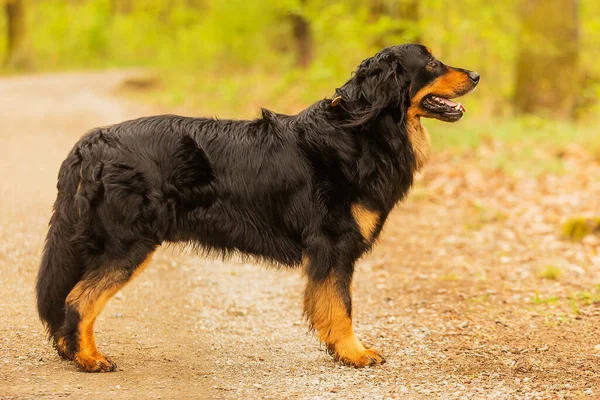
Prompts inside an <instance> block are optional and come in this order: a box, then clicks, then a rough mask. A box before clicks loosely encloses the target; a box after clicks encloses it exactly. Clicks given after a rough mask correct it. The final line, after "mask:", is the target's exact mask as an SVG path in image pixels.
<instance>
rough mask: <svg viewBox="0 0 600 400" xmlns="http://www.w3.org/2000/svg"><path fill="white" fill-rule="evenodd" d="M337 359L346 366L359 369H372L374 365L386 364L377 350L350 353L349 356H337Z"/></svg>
mask: <svg viewBox="0 0 600 400" xmlns="http://www.w3.org/2000/svg"><path fill="white" fill-rule="evenodd" d="M336 358H337V359H338V360H339V361H341V362H342V363H344V364H346V365H350V366H353V367H357V368H362V367H370V366H374V365H380V364H384V363H385V358H384V357H383V356H382V355H381V353H379V351H377V350H375V349H364V350H363V351H359V352H355V353H349V354H343V355H342V354H336Z"/></svg>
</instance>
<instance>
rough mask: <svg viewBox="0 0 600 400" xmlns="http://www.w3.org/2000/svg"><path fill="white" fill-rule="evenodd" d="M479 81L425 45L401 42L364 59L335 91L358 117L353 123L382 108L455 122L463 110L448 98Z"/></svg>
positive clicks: (376, 113) (465, 91)
mask: <svg viewBox="0 0 600 400" xmlns="http://www.w3.org/2000/svg"><path fill="white" fill-rule="evenodd" d="M478 82H479V74H478V73H477V72H474V71H468V70H465V69H461V68H454V67H450V66H447V65H445V64H443V63H442V62H440V61H439V60H437V59H436V58H435V57H434V56H433V55H432V54H431V51H430V50H429V49H428V48H427V47H425V46H422V45H418V44H406V45H400V46H394V47H388V48H386V49H383V50H381V51H380V52H379V53H377V54H376V55H375V56H374V57H371V58H368V59H366V60H364V61H363V62H362V63H361V64H360V66H359V67H358V69H357V70H356V72H355V74H354V76H353V77H352V79H350V80H349V81H348V82H347V83H346V84H345V85H344V86H343V87H341V88H340V89H338V91H337V94H338V95H339V96H341V101H347V105H348V108H349V111H350V110H351V111H353V112H352V113H353V114H360V115H361V116H360V118H358V119H357V120H356V123H355V124H356V125H358V124H362V123H364V122H367V120H368V119H370V118H373V117H376V116H377V115H379V114H380V113H381V112H382V111H383V110H385V109H390V110H398V109H400V110H401V111H402V112H405V113H407V114H408V115H409V116H416V117H426V118H436V119H439V120H442V121H447V122H455V121H458V120H459V119H461V118H462V116H463V113H464V112H465V111H466V110H465V107H464V106H463V105H462V104H460V103H455V102H453V101H452V100H451V99H455V98H457V97H460V96H463V95H465V94H467V93H469V92H471V91H472V90H473V89H475V87H476V86H477V83H478ZM361 109H362V110H361Z"/></svg>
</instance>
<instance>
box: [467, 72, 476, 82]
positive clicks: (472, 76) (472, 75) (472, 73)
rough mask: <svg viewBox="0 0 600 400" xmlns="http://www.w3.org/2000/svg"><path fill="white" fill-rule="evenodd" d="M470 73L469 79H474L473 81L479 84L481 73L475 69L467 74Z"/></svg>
mask: <svg viewBox="0 0 600 400" xmlns="http://www.w3.org/2000/svg"><path fill="white" fill-rule="evenodd" d="M467 75H469V79H470V80H472V81H473V83H475V84H477V83H478V82H479V74H478V73H477V72H475V71H469V73H468V74H467Z"/></svg>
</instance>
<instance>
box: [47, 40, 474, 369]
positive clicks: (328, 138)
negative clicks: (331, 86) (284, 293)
mask: <svg viewBox="0 0 600 400" xmlns="http://www.w3.org/2000/svg"><path fill="white" fill-rule="evenodd" d="M478 81H479V75H478V74H477V73H475V72H471V71H466V70H463V69H458V68H452V67H449V66H446V65H444V64H442V63H441V62H440V61H438V60H436V59H435V57H434V56H433V55H432V54H431V52H430V51H429V49H427V48H426V47H424V46H421V45H402V46H395V47H390V48H387V49H384V50H382V51H381V52H379V53H378V54H377V55H375V56H374V57H372V58H369V59H367V60H365V61H363V62H362V63H361V64H360V66H359V67H358V69H357V70H356V72H355V74H354V76H353V77H352V78H351V79H350V80H349V81H348V82H347V83H346V84H345V85H343V86H342V87H341V88H339V89H337V90H336V93H335V97H334V98H333V99H329V100H321V101H318V102H316V103H315V104H313V105H311V106H310V107H308V108H307V109H306V110H304V111H302V112H300V113H299V114H298V115H293V116H290V115H282V114H276V113H274V112H271V111H268V110H263V111H262V117H261V118H259V119H256V120H254V121H234V120H216V119H207V118H187V117H180V116H173V115H163V116H155V117H148V118H140V119H137V120H133V121H127V122H123V123H120V124H117V125H113V126H109V127H104V128H97V129H94V130H93V131H91V132H90V133H88V134H87V135H85V136H84V137H83V138H82V139H81V140H80V141H79V142H78V143H77V144H76V145H75V147H74V148H73V150H72V151H71V153H70V154H69V155H68V157H67V158H66V160H65V161H64V162H63V164H62V167H61V169H60V172H59V176H58V198H57V199H56V203H55V205H54V213H53V215H52V219H51V221H50V230H49V232H48V236H47V239H46V247H45V250H44V254H43V258H42V263H41V267H40V271H39V275H38V281H37V299H38V309H39V314H40V316H41V319H42V320H43V321H44V323H45V324H46V325H47V328H48V331H49V334H50V336H51V337H52V339H53V341H54V344H55V347H56V349H57V350H58V353H59V354H60V355H61V356H62V357H64V358H66V359H71V360H74V362H75V363H76V364H77V365H78V366H79V367H80V368H81V369H83V370H85V371H90V372H92V371H113V370H115V364H114V363H113V362H112V361H111V360H109V359H108V358H107V357H106V356H104V355H102V354H100V353H99V352H98V350H97V348H96V344H95V341H94V321H95V320H96V317H97V316H98V314H99V313H100V312H101V311H102V308H103V307H104V305H105V303H106V302H107V301H108V299H109V298H110V297H111V296H112V295H114V294H115V293H116V292H117V291H119V289H121V288H122V287H123V286H124V285H125V284H126V283H127V282H128V281H130V280H131V279H132V278H133V277H134V276H135V275H137V274H139V273H140V271H141V270H142V269H143V268H144V266H145V265H146V264H147V263H148V261H149V259H150V256H151V255H152V253H153V251H154V250H155V249H156V248H157V247H158V246H160V245H161V243H163V242H171V243H173V242H175V243H179V242H183V243H192V244H194V245H195V246H197V248H199V249H202V250H203V251H209V252H210V251H216V252H218V253H220V254H222V255H228V254H232V253H241V254H245V255H250V256H254V257H256V258H258V259H259V260H262V261H267V262H270V263H276V264H280V265H285V266H290V267H302V268H304V270H305V273H306V279H307V285H306V292H305V296H304V311H305V313H306V315H307V318H308V321H309V323H310V326H311V327H312V328H313V329H314V330H315V331H316V332H317V335H318V337H319V339H320V340H321V341H323V342H324V343H325V344H326V345H327V347H328V349H329V350H330V352H331V353H332V354H333V355H334V357H336V359H338V360H340V361H341V362H344V363H346V364H349V365H353V366H357V367H363V366H367V365H374V364H379V363H381V362H383V360H384V359H383V357H382V356H381V355H380V354H379V353H378V352H377V351H376V350H373V349H368V348H365V347H364V346H363V345H362V343H361V342H360V341H359V340H358V338H357V337H356V336H355V334H354V331H353V329H352V300H351V289H350V288H351V283H352V274H353V271H354V264H355V262H356V260H357V259H358V258H359V257H360V256H361V255H362V254H364V253H365V252H366V251H367V250H368V249H369V248H370V247H371V246H372V245H373V243H374V241H375V240H376V239H377V237H378V235H379V233H380V231H381V228H382V226H383V224H384V223H385V221H386V218H387V216H388V214H389V213H390V210H392V208H393V207H394V205H396V203H398V201H400V200H401V199H402V198H403V197H404V196H405V195H406V194H407V192H408V190H409V188H410V186H411V184H412V183H413V176H414V174H415V172H416V171H418V170H419V169H420V168H421V167H422V166H423V165H424V164H425V162H426V161H427V158H428V154H429V136H428V133H427V131H426V130H425V128H424V127H423V126H422V125H421V121H420V118H421V117H427V118H437V119H440V120H442V121H448V122H454V121H458V120H459V119H460V118H461V117H462V116H463V112H464V111H465V109H464V107H463V106H462V105H461V104H460V103H454V102H452V101H451V100H450V99H452V98H456V97H458V96H462V95H464V94H466V93H468V92H470V91H472V90H473V89H474V88H475V86H476V85H477V83H478Z"/></svg>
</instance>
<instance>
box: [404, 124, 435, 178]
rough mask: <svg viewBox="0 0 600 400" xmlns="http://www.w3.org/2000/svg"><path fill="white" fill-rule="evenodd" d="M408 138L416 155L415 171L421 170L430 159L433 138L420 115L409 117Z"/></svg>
mask: <svg viewBox="0 0 600 400" xmlns="http://www.w3.org/2000/svg"><path fill="white" fill-rule="evenodd" d="M407 128H408V139H409V140H410V144H411V146H412V149H413V153H414V155H415V172H419V171H420V170H421V168H422V167H423V166H424V165H425V164H427V161H429V153H430V150H431V140H430V138H429V132H427V129H425V127H424V126H423V125H421V120H420V119H419V118H418V117H415V118H409V120H408V124H407Z"/></svg>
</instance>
